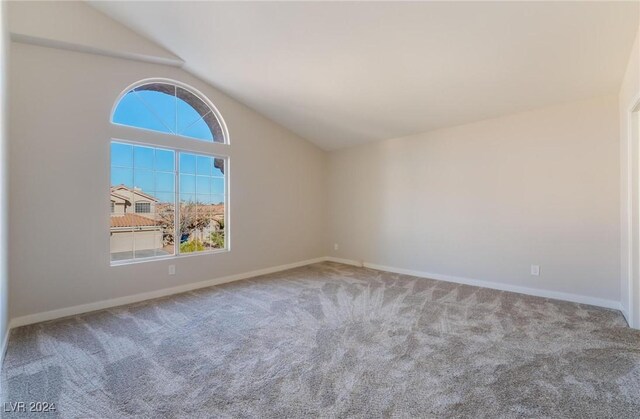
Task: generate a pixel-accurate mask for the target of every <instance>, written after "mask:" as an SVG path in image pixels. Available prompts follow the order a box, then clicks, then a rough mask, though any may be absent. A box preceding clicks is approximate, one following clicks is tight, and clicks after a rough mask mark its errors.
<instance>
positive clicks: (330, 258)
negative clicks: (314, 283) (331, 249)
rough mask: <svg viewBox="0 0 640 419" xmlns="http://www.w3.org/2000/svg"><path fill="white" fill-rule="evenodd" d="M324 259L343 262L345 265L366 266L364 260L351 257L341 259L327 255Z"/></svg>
mask: <svg viewBox="0 0 640 419" xmlns="http://www.w3.org/2000/svg"><path fill="white" fill-rule="evenodd" d="M324 260H325V261H326V262H335V263H342V264H343V265H351V266H357V267H360V268H362V267H364V264H363V262H358V261H356V260H351V259H341V258H334V257H333V256H327V257H325V258H324Z"/></svg>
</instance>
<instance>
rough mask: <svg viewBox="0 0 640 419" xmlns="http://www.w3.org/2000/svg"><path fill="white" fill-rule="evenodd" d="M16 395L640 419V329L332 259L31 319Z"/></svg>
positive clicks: (123, 405)
mask: <svg viewBox="0 0 640 419" xmlns="http://www.w3.org/2000/svg"><path fill="white" fill-rule="evenodd" d="M2 401H3V402H4V403H7V402H19V401H23V402H30V401H41V402H53V403H55V405H56V409H57V412H56V415H59V416H60V417H68V418H88V417H90V418H118V417H130V416H131V417H139V418H162V417H171V418H173V417H184V418H202V417H252V418H253V417H302V416H313V417H318V416H320V417H361V418H372V417H485V418H510V417H536V418H540V417H563V418H564V417H576V418H585V417H599V418H603V417H608V418H624V417H629V418H631V417H633V418H638V417H640V331H634V330H631V329H629V328H628V327H627V326H626V323H625V321H624V319H623V318H622V316H621V314H620V313H619V312H617V311H614V310H606V309H601V308H597V307H592V306H587V305H579V304H573V303H567V302H561V301H554V300H546V299H543V298H536V297H528V296H524V295H520V294H513V293H506V292H499V291H493V290H488V289H483V288H476V287H470V286H464V285H456V284H451V283H446V282H439V281H434V280H428V279H422V278H415V277H410V276H404V275H396V274H389V273H383V272H379V271H374V270H369V269H362V268H354V267H350V266H346V265H339V264H334V263H322V264H316V265H311V266H307V267H303V268H298V269H293V270H289V271H285V272H280V273H276V274H272V275H266V276H262V277H259V278H254V279H251V280H245V281H239V282H235V283H231V284H226V285H221V286H217V287H212V288H207V289H202V290H198V291H193V292H189V293H186V294H181V295H177V296H172V297H167V298H163V299H158V300H153V301H148V302H144V303H139V304H133V305H129V306H126V307H119V308H115V309H111V310H105V311H101V312H94V313H89V314H85V315H80V316H76V317H73V318H67V319H62V320H58V321H52V322H47V323H41V324H37V325H33V326H27V327H23V328H19V329H16V330H14V331H13V333H12V335H11V339H10V342H9V348H8V352H7V355H6V359H5V362H4V366H3V371H2ZM27 407H28V405H27ZM4 410H6V405H5V408H4ZM3 416H4V417H20V416H21V415H20V414H11V413H3ZM37 417H54V415H53V414H49V415H46V414H41V415H38V416H37Z"/></svg>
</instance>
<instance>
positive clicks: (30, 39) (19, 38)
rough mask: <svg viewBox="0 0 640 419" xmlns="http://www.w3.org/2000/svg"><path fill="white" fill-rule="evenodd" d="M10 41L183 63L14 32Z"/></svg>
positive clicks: (150, 61)
mask: <svg viewBox="0 0 640 419" xmlns="http://www.w3.org/2000/svg"><path fill="white" fill-rule="evenodd" d="M11 40H12V41H13V42H20V43H23V44H31V45H37V46H40V47H46V48H56V49H63V50H67V51H73V52H84V53H87V54H95V55H102V56H105V57H112V58H124V59H126V60H133V61H142V62H144V63H152V64H161V65H168V66H171V67H182V66H184V61H183V60H182V59H180V58H177V57H176V58H169V57H158V56H156V55H147V54H138V53H133V52H123V51H116V50H107V49H102V48H96V47H92V46H89V45H81V44H74V43H71V42H64V41H58V40H55V39H49V38H40V37H37V36H31V35H24V34H21V33H15V32H12V33H11Z"/></svg>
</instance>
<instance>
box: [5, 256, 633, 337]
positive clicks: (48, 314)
mask: <svg viewBox="0 0 640 419" xmlns="http://www.w3.org/2000/svg"><path fill="white" fill-rule="evenodd" d="M320 262H335V263H342V264H345V265H352V266H358V267H365V268H369V269H375V270H379V271H385V272H392V273H398V274H403V275H411V276H415V277H419V278H430V279H435V280H438V281H445V282H453V283H457V284H465V285H473V286H477V287H483V288H490V289H495V290H500V291H508V292H515V293H520V294H526V295H532V296H535V297H543V298H551V299H555V300H564V301H570V302H574V303H580V304H589V305H594V306H599V307H604V308H610V309H614V310H620V311H622V314H623V315H625V312H624V311H623V308H622V304H620V302H619V301H614V300H606V299H603V298H597V297H589V296H585V295H579V294H570V293H565V292H559V291H549V290H542V289H536V288H529V287H523V286H519V285H510V284H504V283H500V282H492V281H485V280H480V279H472V278H463V277H458V276H452V275H443V274H434V273H429V272H423V271H415V270H411V269H402V268H394V267H391V266H385V265H378V264H374V263H368V262H359V261H356V260H352V259H342V258H336V257H331V256H325V257H319V258H315V259H308V260H303V261H300V262H294V263H289V264H286V265H279V266H273V267H270V268H264V269H258V270H255V271H250V272H245V273H240V274H235V275H228V276H224V277H220V278H214V279H210V280H207V281H201V282H194V283H191V284H184V285H179V286H177V287H172V288H164V289H161V290H157V291H149V292H144V293H140V294H134V295H129V296H124V297H118V298H113V299H110V300H103V301H96V302H94V303H88V304H81V305H77V306H73V307H65V308H61V309H57V310H51V311H45V312H42V313H35V314H30V315H27V316H21V317H16V318H14V319H12V320H11V321H10V322H9V328H8V329H9V330H11V329H12V328H14V327H20V326H26V325H28V324H33V323H39V322H43V321H48V320H54V319H58V318H61V317H67V316H74V315H77V314H82V313H87V312H90V311H96V310H103V309H106V308H111V307H117V306H122V305H126V304H132V303H137V302H140V301H145V300H151V299H154V298H160V297H166V296H168V295H173V294H180V293H183V292H187V291H192V290H196V289H200V288H206V287H211V286H214V285H220V284H224V283H227V282H233V281H239V280H241V279H248V278H253V277H256V276H260V275H267V274H271V273H275V272H280V271H285V270H287V269H293V268H298V267H301V266H306V265H311V264H314V263H320ZM9 330H8V331H7V336H8V333H9ZM4 345H5V346H6V337H5V343H4Z"/></svg>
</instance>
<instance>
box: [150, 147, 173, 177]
mask: <svg viewBox="0 0 640 419" xmlns="http://www.w3.org/2000/svg"><path fill="white" fill-rule="evenodd" d="M155 169H156V170H160V171H164V172H173V171H175V159H174V154H173V151H169V150H161V149H157V150H156V164H155Z"/></svg>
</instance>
